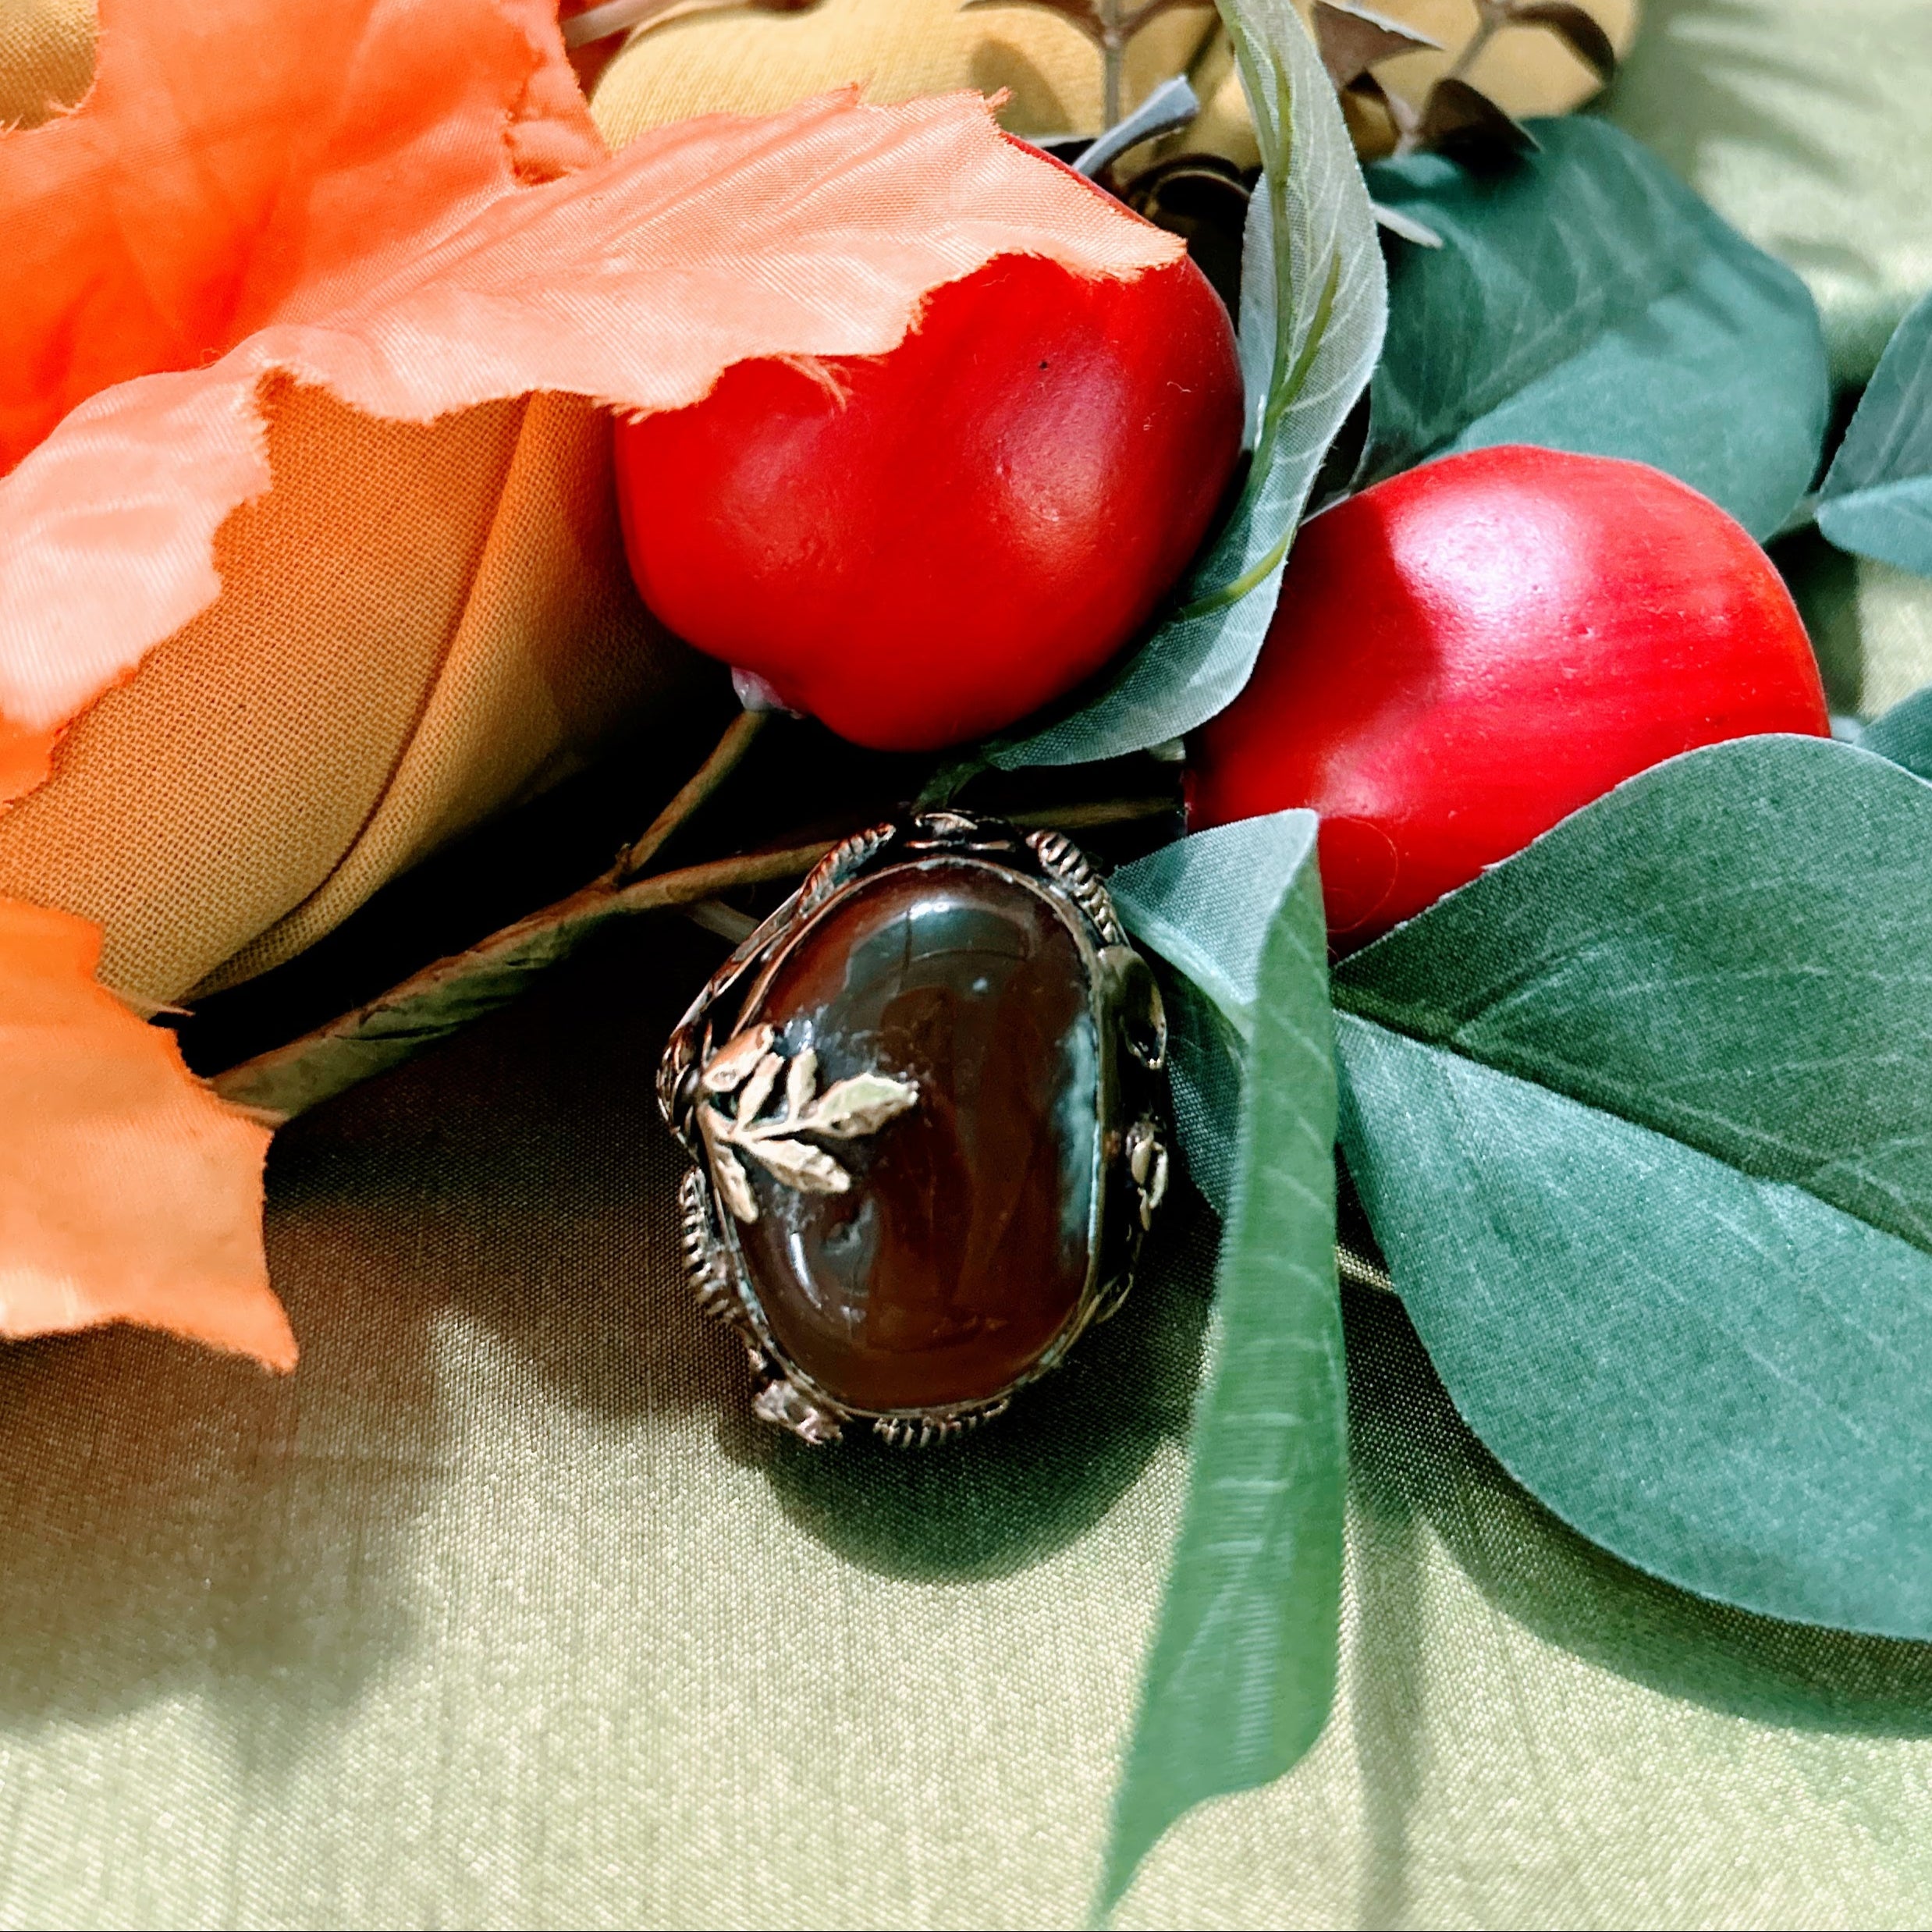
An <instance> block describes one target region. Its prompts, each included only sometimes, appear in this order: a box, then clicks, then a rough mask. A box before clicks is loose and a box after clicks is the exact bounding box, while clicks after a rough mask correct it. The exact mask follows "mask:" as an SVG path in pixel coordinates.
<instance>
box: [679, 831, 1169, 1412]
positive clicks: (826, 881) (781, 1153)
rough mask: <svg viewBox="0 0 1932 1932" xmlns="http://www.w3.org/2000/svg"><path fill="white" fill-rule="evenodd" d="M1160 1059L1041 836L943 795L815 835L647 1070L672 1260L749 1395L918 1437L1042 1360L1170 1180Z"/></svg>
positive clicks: (1084, 890)
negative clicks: (726, 1332)
mask: <svg viewBox="0 0 1932 1932" xmlns="http://www.w3.org/2000/svg"><path fill="white" fill-rule="evenodd" d="M1166 1064H1167V1025H1166V1020H1165V1017H1164V1014H1163V1010H1162V1006H1161V999H1160V989H1159V988H1158V986H1156V982H1155V980H1154V976H1153V974H1152V971H1150V970H1149V967H1148V964H1147V962H1146V961H1145V959H1143V958H1142V956H1141V955H1140V954H1139V953H1138V952H1137V951H1136V950H1135V949H1134V947H1133V946H1132V945H1131V943H1129V941H1128V936H1127V934H1126V932H1125V931H1124V929H1123V928H1122V926H1121V925H1120V919H1119V918H1118V916H1117V915H1116V913H1115V911H1114V909H1113V903H1112V901H1111V900H1110V898H1109V897H1108V895H1107V893H1106V888H1105V887H1104V886H1103V885H1102V883H1100V880H1099V877H1098V876H1097V875H1096V873H1095V872H1094V869H1093V868H1092V865H1090V864H1089V861H1087V859H1086V858H1085V856H1084V855H1083V854H1081V852H1080V851H1078V848H1076V847H1074V845H1073V844H1072V843H1071V841H1069V840H1067V838H1066V837H1065V836H1063V835H1062V834H1060V833H1056V832H1032V833H1025V834H1024V835H1022V834H1021V833H1017V832H1016V831H1015V830H1014V829H1013V828H1011V827H1010V826H1007V825H1006V824H1004V823H1003V822H1000V821H998V820H995V819H984V818H978V817H973V816H969V815H967V814H966V813H964V812H954V811H939V812H926V813H924V814H922V815H913V816H910V817H907V818H904V819H897V820H895V821H893V822H890V823H887V824H884V825H880V826H874V827H872V829H870V830H868V831H865V832H861V833H857V834H855V835H854V836H853V837H851V838H849V839H847V840H845V842H844V843H843V844H841V845H839V846H837V847H834V848H833V851H830V852H829V853H828V854H826V857H825V858H823V859H822V860H821V861H819V865H818V866H817V868H815V870H814V871H813V872H812V874H811V875H810V876H809V877H808V879H806V880H805V882H804V884H803V885H802V886H801V887H800V888H799V890H797V892H796V893H794V894H793V895H792V897H790V899H789V900H787V902H786V903H785V904H783V906H781V907H780V908H779V909H778V911H776V912H775V913H774V914H773V915H772V916H771V918H769V919H767V920H766V921H765V923H764V924H763V925H761V926H760V927H758V929H757V930H756V931H755V932H753V933H751V935H750V936H748V938H747V939H745V940H744V943H742V944H741V945H740V946H738V947H737V950H735V951H734V952H733V954H731V956H730V957H729V958H728V959H727V960H726V961H725V962H724V964H723V966H721V967H720V968H719V970H718V971H717V972H716V973H715V974H714V975H712V978H711V980H710V982H709V983H708V984H707V985H706V986H705V989H704V990H703V992H702V993H701V994H700V995H699V996H698V999H697V1000H695V1002H694V1003H693V1004H692V1006H691V1010H690V1011H689V1012H688V1013H687V1014H685V1016H684V1019H683V1020H682V1021H680V1023H679V1025H678V1026H677V1029H676V1031H675V1032H673V1034H672V1035H671V1039H670V1041H669V1045H668V1046H666V1049H665V1052H664V1057H663V1060H662V1064H661V1065H660V1067H659V1074H658V1096H659V1103H660V1104H661V1106H662V1108H663V1110H664V1116H665V1118H666V1120H667V1121H668V1122H669V1124H670V1126H671V1128H672V1130H673V1131H674V1132H675V1133H676V1134H677V1136H678V1138H680V1140H681V1141H682V1142H683V1143H684V1146H685V1148H686V1149H687V1152H689V1153H690V1154H691V1157H692V1159H693V1160H694V1163H696V1164H695V1165H694V1167H693V1168H692V1170H691V1172H690V1173H688V1174H687V1175H686V1176H685V1178H684V1184H683V1188H682V1190H681V1193H680V1204H681V1208H682V1212H683V1218H684V1256H685V1262H686V1265H687V1268H688V1270H689V1272H690V1274H691V1281H692V1284H693V1286H694V1288H695V1290H696V1291H697V1295H698V1301H699V1303H700V1305H701V1307H702V1308H703V1309H705V1312H708V1313H709V1314H711V1315H713V1316H716V1317H718V1318H719V1319H722V1320H723V1321H725V1322H726V1323H729V1324H730V1326H732V1327H733V1328H734V1329H735V1330H737V1332H738V1334H740V1336H741V1337H743V1339H744V1342H745V1344H746V1346H747V1347H748V1349H749V1351H750V1352H751V1364H752V1368H753V1371H754V1373H755V1375H756V1376H757V1378H758V1392H757V1394H756V1396H755V1400H754V1403H753V1408H754V1409H755V1412H756V1413H757V1415H758V1416H760V1417H761V1418H762V1419H764V1420H765V1421H766V1422H771V1423H774V1424H776V1425H777V1426H780V1427H782V1428H785V1429H790V1430H791V1431H793V1432H794V1433H795V1434H797V1435H798V1436H800V1437H803V1438H804V1440H805V1441H807V1442H808V1443H813V1444H818V1443H825V1442H831V1441H836V1440H838V1439H839V1437H840V1436H841V1434H842V1433H843V1431H844V1430H845V1429H846V1427H847V1426H848V1425H851V1424H854V1423H856V1422H870V1423H871V1425H872V1429H873V1430H874V1431H875V1433H877V1434H878V1435H879V1436H881V1437H883V1438H884V1439H885V1440H886V1441H888V1442H890V1443H892V1444H896V1445H913V1446H921V1447H923V1446H925V1444H930V1443H933V1442H938V1441H943V1440H946V1439H948V1438H950V1437H954V1436H957V1435H958V1434H960V1433H961V1432H962V1431H964V1430H966V1429H971V1428H972V1427H974V1426H976V1425H977V1424H978V1423H981V1422H986V1421H988V1420H989V1419H991V1418H992V1417H993V1416H995V1415H999V1414H1000V1413H1001V1412H1003V1410H1004V1409H1005V1408H1007V1405H1008V1403H1009V1402H1010V1401H1011V1399H1012V1398H1013V1396H1014V1394H1015V1393H1016V1392H1017V1390H1021V1389H1022V1388H1024V1387H1026V1386H1027V1385H1028V1383H1032V1382H1034V1381H1035V1380H1038V1379H1039V1377H1040V1376H1042V1375H1044V1374H1046V1373H1047V1372H1048V1371H1049V1370H1050V1369H1053V1368H1054V1367H1056V1366H1058V1364H1059V1363H1060V1362H1061V1361H1063V1360H1064V1358H1065V1356H1066V1355H1067V1351H1068V1349H1070V1348H1071V1347H1072V1346H1073V1344H1074V1342H1075V1341H1078V1338H1079V1337H1080V1336H1081V1334H1082V1333H1083V1332H1084V1331H1085V1330H1086V1329H1087V1328H1088V1327H1089V1326H1091V1325H1092V1323H1095V1322H1096V1321H1098V1320H1103V1319H1105V1318H1106V1316H1110V1315H1111V1314H1112V1313H1113V1312H1114V1311H1115V1309H1117V1308H1118V1307H1119V1306H1120V1303H1121V1302H1123V1301H1124V1299H1125V1298H1126V1295H1127V1293H1128V1289H1129V1287H1130V1286H1131V1282H1132V1277H1133V1270H1134V1268H1135V1263H1137V1261H1138V1258H1139V1254H1140V1249H1141V1244H1142V1238H1143V1237H1144V1236H1145V1233H1146V1231H1147V1229H1148V1228H1149V1227H1150V1226H1151V1224H1152V1220H1153V1217H1154V1214H1155V1212H1156V1209H1158V1208H1159V1207H1160V1203H1161V1201H1162V1199H1163V1196H1164V1195H1165V1194H1166V1192H1167V1179H1168V1154H1167V1138H1168V1131H1167V1124H1166V1121H1167V1111H1166Z"/></svg>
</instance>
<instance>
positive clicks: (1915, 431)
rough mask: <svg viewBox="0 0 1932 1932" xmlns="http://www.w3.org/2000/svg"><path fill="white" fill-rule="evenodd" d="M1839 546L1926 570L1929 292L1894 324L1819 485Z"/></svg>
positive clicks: (1929, 545)
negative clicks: (1896, 325)
mask: <svg viewBox="0 0 1932 1932" xmlns="http://www.w3.org/2000/svg"><path fill="white" fill-rule="evenodd" d="M1817 514H1818V527H1819V528H1820V530H1822V531H1824V534H1826V535H1827V537H1829V538H1831V541H1832V542H1834V543H1835V544H1836V545H1838V548H1839V549H1841V550H1852V551H1856V552H1857V553H1858V554H1859V556H1866V557H1876V558H1877V559H1878V560H1879V562H1880V563H1891V564H1895V565H1896V566H1898V568H1899V569H1900V570H1916V572H1917V573H1918V574H1920V576H1922V577H1932V296H1927V297H1926V299H1925V300H1923V301H1922V302H1921V303H1920V304H1919V305H1918V307H1916V308H1915V309H1913V310H1912V313H1911V314H1909V315H1908V316H1907V317H1906V318H1905V320H1904V321H1902V322H1901V323H1900V324H1899V325H1898V333H1897V334H1896V335H1895V336H1893V337H1892V339H1891V342H1890V343H1888V345H1887V346H1886V350H1885V353H1884V357H1883V359H1882V360H1881V361H1880V363H1879V365H1878V370H1877V374H1876V375H1873V378H1872V380H1871V385H1870V388H1868V389H1866V392H1865V394H1864V396H1863V399H1862V400H1860V401H1859V406H1858V413H1857V414H1856V415H1855V416H1853V417H1852V423H1851V427H1850V428H1849V429H1847V430H1846V431H1845V440H1844V442H1841V444H1840V445H1839V446H1838V454H1837V455H1836V456H1834V457H1833V458H1832V460H1831V469H1830V471H1828V472H1827V474H1826V476H1825V479H1824V487H1823V488H1821V489H1820V491H1819V492H1818V512H1817Z"/></svg>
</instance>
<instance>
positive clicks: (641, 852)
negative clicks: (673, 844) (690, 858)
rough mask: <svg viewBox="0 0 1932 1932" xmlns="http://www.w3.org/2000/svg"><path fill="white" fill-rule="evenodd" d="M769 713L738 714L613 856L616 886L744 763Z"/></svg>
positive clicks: (644, 863) (637, 871)
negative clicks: (652, 815)
mask: <svg viewBox="0 0 1932 1932" xmlns="http://www.w3.org/2000/svg"><path fill="white" fill-rule="evenodd" d="M770 716H771V713H770V712H762V711H741V712H739V713H738V715H737V717H735V718H733V719H732V721H731V723H730V724H729V725H728V726H726V728H725V734H724V736H723V737H721V738H720V739H719V740H718V742H717V744H716V745H715V746H713V747H712V753H711V756H710V757H709V758H706V759H705V762H704V763H703V764H702V765H699V766H698V769H697V771H696V772H694V773H693V774H692V776H691V779H690V780H688V782H687V783H686V784H685V785H684V787H682V788H681V789H680V790H679V792H678V794H677V797H674V798H673V800H672V801H671V802H670V803H669V804H668V805H666V807H665V808H664V809H663V810H662V812H659V814H658V815H657V816H656V817H655V819H652V821H651V822H650V824H649V826H647V827H646V828H645V833H644V835H643V836H642V837H641V838H639V839H637V840H634V842H633V843H631V844H630V845H629V846H627V847H626V848H625V849H624V851H622V852H621V853H620V854H618V857H617V863H616V865H614V866H613V868H611V877H612V878H613V880H615V881H616V883H619V884H623V883H625V882H626V881H627V880H630V879H635V878H636V877H637V875H639V874H640V873H641V872H642V871H643V870H644V868H645V866H647V865H649V864H650V862H651V861H652V859H654V858H656V857H657V855H658V854H659V851H661V850H662V848H663V847H664V844H665V843H666V840H669V837H670V836H671V834H672V833H674V832H675V831H677V829H678V828H679V826H681V825H683V824H684V822H685V821H686V820H687V819H690V818H691V817H692V816H693V815H694V814H695V813H696V812H698V808H699V807H700V806H701V805H702V804H704V803H705V801H706V800H707V799H709V798H710V797H712V796H713V795H714V794H716V791H717V790H718V788H719V787H720V786H721V785H723V783H724V782H725V780H726V779H727V778H729V777H730V776H731V774H732V773H733V772H735V771H736V770H737V769H738V767H739V766H740V765H741V764H743V763H744V755H745V754H746V752H748V751H750V750H751V747H752V745H753V744H754V743H755V741H756V740H757V738H758V733H760V732H761V731H762V730H764V729H765V725H766V723H768V721H769V719H770Z"/></svg>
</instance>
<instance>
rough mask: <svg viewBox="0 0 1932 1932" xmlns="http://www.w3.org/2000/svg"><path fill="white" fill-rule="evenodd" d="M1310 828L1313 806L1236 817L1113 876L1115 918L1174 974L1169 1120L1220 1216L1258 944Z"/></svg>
mask: <svg viewBox="0 0 1932 1932" xmlns="http://www.w3.org/2000/svg"><path fill="white" fill-rule="evenodd" d="M1315 832H1316V817H1315V814H1314V813H1313V812H1274V813H1272V814H1270V815H1267V816H1266V817H1263V818H1259V819H1241V820H1239V821H1238V822H1236V823H1234V824H1233V825H1229V826H1217V827H1216V829H1214V830H1213V831H1212V832H1204V833H1199V834H1197V835H1196V836H1195V837H1193V838H1189V839H1178V840H1175V842H1174V843H1173V844H1171V845H1168V846H1163V847H1162V848H1161V849H1160V851H1158V852H1155V853H1153V854H1150V855H1149V857H1148V858H1144V859H1142V860H1140V861H1138V863H1137V864H1135V865H1129V866H1127V867H1125V868H1123V869H1122V870H1121V871H1120V872H1117V874H1116V875H1114V877H1113V881H1112V886H1113V897H1114V901H1115V903H1116V904H1117V906H1118V907H1120V916H1121V918H1123V919H1124V920H1125V921H1126V922H1127V923H1128V926H1129V927H1130V928H1131V929H1132V931H1133V932H1134V933H1135V936H1137V937H1138V939H1140V941H1141V943H1142V944H1143V945H1145V946H1147V947H1148V948H1149V949H1150V950H1152V951H1153V952H1154V953H1156V954H1158V955H1159V956H1160V957H1161V958H1162V959H1163V960H1165V961H1167V963H1168V964H1169V965H1170V966H1171V967H1173V968H1174V969H1175V970H1174V971H1172V972H1170V973H1168V974H1167V975H1163V982H1162V985H1163V993H1164V995H1165V997H1166V1001H1167V1063H1168V1067H1169V1071H1170V1079H1171V1084H1172V1088H1173V1092H1174V1116H1175V1124H1176V1125H1177V1127H1178V1128H1179V1129H1180V1133H1181V1149H1182V1152H1184V1154H1185V1155H1186V1156H1187V1161H1188V1177H1189V1178H1190V1179H1192V1181H1193V1182H1194V1184H1195V1186H1196V1187H1197V1188H1199V1189H1200V1190H1201V1192H1202V1194H1204V1195H1206V1197H1207V1199H1208V1201H1209V1204H1210V1205H1211V1206H1213V1209H1214V1211H1215V1213H1216V1214H1218V1215H1220V1216H1221V1218H1222V1219H1223V1220H1226V1219H1227V1210H1228V1200H1229V1198H1230V1195H1231V1193H1232V1192H1233V1189H1234V1170H1235V1167H1236V1163H1237V1161H1238V1157H1239V1151H1240V1148H1239V1135H1240V1130H1241V1084H1242V1068H1243V1066H1244V1064H1245V1061H1246V1059H1247V1057H1248V1042H1250V1041H1252V1039H1253V1038H1254V1033H1255V1000H1257V999H1258V998H1259V989H1260V975H1261V954H1262V947H1263V943H1264V942H1265V941H1266V938H1267V936H1268V929H1269V924H1270V921H1271V920H1272V918H1273V916H1274V913H1275V911H1276V908H1277V907H1279V906H1280V904H1281V903H1282V901H1283V900H1284V898H1285V897H1287V893H1288V891H1289V889H1290V888H1291V886H1293V884H1294V883H1295V877H1296V875H1297V874H1298V873H1299V872H1300V871H1301V870H1302V868H1303V867H1304V866H1305V865H1309V864H1311V863H1312V855H1313V853H1314V850H1315Z"/></svg>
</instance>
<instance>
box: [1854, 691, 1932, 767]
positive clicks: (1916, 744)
mask: <svg viewBox="0 0 1932 1932" xmlns="http://www.w3.org/2000/svg"><path fill="white" fill-rule="evenodd" d="M1859 744H1862V745H1863V747H1864V748H1865V749H1866V751H1876V752H1877V754H1878V755H1879V756H1880V757H1881V758H1890V759H1891V762H1892V763H1893V764H1895V765H1903V766H1904V767H1905V769H1906V770H1907V771H1909V772H1917V773H1918V775H1919V776H1920V777H1921V778H1932V684H1928V685H1927V687H1925V689H1924V690H1923V691H1914V692H1913V693H1912V695H1911V696H1910V697H1909V698H1906V699H1905V701H1904V702H1903V703H1902V704H1897V705H1893V706H1892V708H1891V710H1889V711H1888V712H1886V713H1885V714H1884V716H1883V717H1880V718H1874V719H1873V720H1872V722H1871V723H1870V724H1868V725H1867V726H1866V727H1865V730H1864V733H1863V736H1862V737H1860V738H1859Z"/></svg>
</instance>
